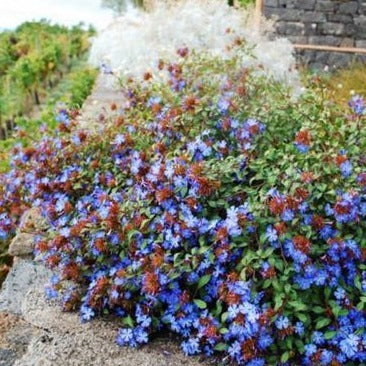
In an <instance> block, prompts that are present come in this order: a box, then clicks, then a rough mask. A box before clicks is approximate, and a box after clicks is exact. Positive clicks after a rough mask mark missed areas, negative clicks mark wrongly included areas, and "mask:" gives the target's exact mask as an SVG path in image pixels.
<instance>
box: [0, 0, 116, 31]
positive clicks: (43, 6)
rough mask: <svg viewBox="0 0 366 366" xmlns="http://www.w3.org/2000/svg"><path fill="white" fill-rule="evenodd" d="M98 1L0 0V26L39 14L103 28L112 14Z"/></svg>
mask: <svg viewBox="0 0 366 366" xmlns="http://www.w3.org/2000/svg"><path fill="white" fill-rule="evenodd" d="M100 3H101V0H0V29H12V28H15V27H16V26H18V25H19V24H21V23H23V22H25V21H29V20H39V19H42V18H46V19H48V20H50V21H51V22H53V23H60V24H65V25H73V24H78V23H79V22H80V21H83V22H84V23H86V24H93V25H94V26H95V27H97V28H98V29H103V28H104V27H105V26H107V25H108V24H109V23H110V22H111V20H112V18H113V15H112V12H111V11H110V10H107V9H103V8H101V6H100Z"/></svg>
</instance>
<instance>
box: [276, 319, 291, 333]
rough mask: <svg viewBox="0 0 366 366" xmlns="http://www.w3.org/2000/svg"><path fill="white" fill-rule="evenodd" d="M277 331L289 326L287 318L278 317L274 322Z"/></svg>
mask: <svg viewBox="0 0 366 366" xmlns="http://www.w3.org/2000/svg"><path fill="white" fill-rule="evenodd" d="M275 324H276V327H277V329H280V330H283V329H287V328H288V327H289V326H290V320H289V318H288V317H287V316H283V315H281V316H279V317H278V318H277V319H276V321H275Z"/></svg>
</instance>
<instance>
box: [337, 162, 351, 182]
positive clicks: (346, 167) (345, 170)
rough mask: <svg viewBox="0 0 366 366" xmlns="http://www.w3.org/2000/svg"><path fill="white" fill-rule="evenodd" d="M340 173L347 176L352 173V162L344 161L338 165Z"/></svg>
mask: <svg viewBox="0 0 366 366" xmlns="http://www.w3.org/2000/svg"><path fill="white" fill-rule="evenodd" d="M339 168H340V170H341V173H342V175H343V176H344V177H345V178H347V177H349V176H350V175H351V174H352V169H353V168H352V163H351V162H350V161H349V160H346V161H344V162H343V163H342V164H341V165H340V166H339Z"/></svg>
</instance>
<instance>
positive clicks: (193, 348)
mask: <svg viewBox="0 0 366 366" xmlns="http://www.w3.org/2000/svg"><path fill="white" fill-rule="evenodd" d="M182 349H183V352H184V353H185V354H186V355H187V356H189V355H194V354H197V353H199V342H198V339H197V338H190V339H189V340H188V341H185V342H182Z"/></svg>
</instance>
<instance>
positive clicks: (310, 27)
mask: <svg viewBox="0 0 366 366" xmlns="http://www.w3.org/2000/svg"><path fill="white" fill-rule="evenodd" d="M305 34H306V35H308V36H316V35H319V34H320V30H319V24H317V23H305Z"/></svg>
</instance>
